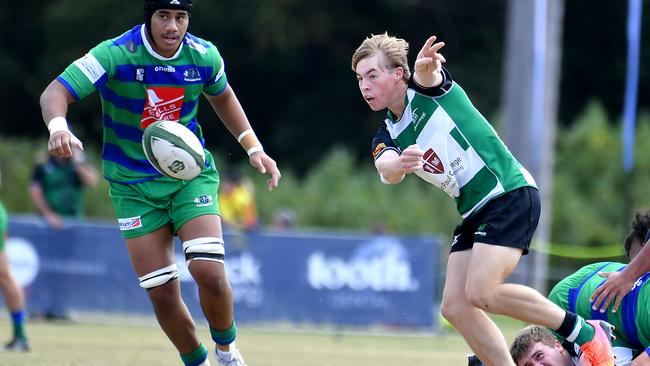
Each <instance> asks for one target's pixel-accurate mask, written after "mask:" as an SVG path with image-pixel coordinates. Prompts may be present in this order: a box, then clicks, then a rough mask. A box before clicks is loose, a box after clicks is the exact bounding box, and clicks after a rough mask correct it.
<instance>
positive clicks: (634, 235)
mask: <svg viewBox="0 0 650 366" xmlns="http://www.w3.org/2000/svg"><path fill="white" fill-rule="evenodd" d="M649 230H650V210H644V211H637V213H636V216H635V217H634V221H632V228H631V229H630V232H629V233H628V234H627V237H625V255H626V256H628V257H629V256H630V248H631V247H632V242H633V241H634V239H639V241H640V242H641V246H643V244H645V239H646V237H647V234H648V232H649Z"/></svg>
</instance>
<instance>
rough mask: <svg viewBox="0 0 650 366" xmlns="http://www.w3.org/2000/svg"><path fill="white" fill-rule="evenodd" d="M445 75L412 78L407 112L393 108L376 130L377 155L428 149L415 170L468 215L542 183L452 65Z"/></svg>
mask: <svg viewBox="0 0 650 366" xmlns="http://www.w3.org/2000/svg"><path fill="white" fill-rule="evenodd" d="M443 75H444V81H443V83H442V84H441V85H440V86H439V87H435V88H422V87H420V86H418V85H417V84H415V82H413V81H412V80H411V81H410V82H409V85H408V89H407V92H406V99H405V104H406V108H405V110H404V113H403V115H402V117H401V118H400V119H396V118H395V116H394V115H393V114H392V113H391V112H390V111H389V112H388V115H387V117H386V119H385V121H384V122H385V125H382V126H381V127H380V128H379V130H378V131H377V133H376V134H375V138H374V140H373V143H372V149H373V156H374V158H375V159H377V158H378V157H379V156H380V155H381V154H382V153H383V152H385V151H387V150H395V151H397V152H398V153H400V152H401V151H402V150H404V149H405V148H407V147H408V146H410V145H412V144H417V145H418V146H419V147H420V149H422V150H423V151H424V152H425V153H424V159H425V164H424V168H423V169H422V170H420V171H417V172H415V174H416V175H418V176H419V177H420V178H422V179H423V180H425V181H426V182H428V183H430V184H432V185H434V186H436V187H438V188H440V189H442V190H443V191H445V193H447V194H448V195H449V196H450V197H452V198H454V199H455V200H456V207H457V210H458V212H459V213H460V214H461V215H462V216H463V217H467V216H469V215H470V214H471V213H472V212H474V211H475V210H476V209H478V208H480V207H481V206H483V205H484V204H485V203H486V202H487V201H489V200H490V199H492V198H495V197H498V196H500V195H502V194H504V193H506V192H510V191H512V190H514V189H517V188H520V187H525V186H531V187H536V185H535V181H534V179H533V177H532V176H531V175H530V173H528V171H527V170H526V169H525V168H524V167H523V166H522V165H521V164H520V163H519V162H518V161H517V160H516V159H515V157H514V156H513V155H512V153H511V152H510V151H509V150H508V148H507V147H506V146H505V144H504V143H503V142H502V141H501V139H500V138H499V136H498V135H497V133H496V131H495V130H494V128H492V126H491V125H490V123H489V122H488V121H487V120H486V119H485V118H484V117H483V116H482V115H481V114H480V113H479V112H478V111H477V110H476V108H474V106H473V105H472V103H471V101H470V100H469V98H468V97H467V95H466V94H465V91H464V90H463V89H462V88H461V87H460V86H459V85H458V84H456V83H455V82H454V81H453V80H452V79H451V75H450V74H449V72H448V71H447V70H446V69H443Z"/></svg>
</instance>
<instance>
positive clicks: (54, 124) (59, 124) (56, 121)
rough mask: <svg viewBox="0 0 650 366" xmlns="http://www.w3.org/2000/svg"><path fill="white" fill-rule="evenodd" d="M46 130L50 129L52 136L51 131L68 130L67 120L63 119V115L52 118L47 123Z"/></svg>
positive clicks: (51, 132)
mask: <svg viewBox="0 0 650 366" xmlns="http://www.w3.org/2000/svg"><path fill="white" fill-rule="evenodd" d="M47 130H48V131H50V136H52V134H53V133H55V132H59V131H68V132H70V129H69V128H68V122H67V121H66V120H65V117H54V118H52V119H51V120H50V122H48V123H47Z"/></svg>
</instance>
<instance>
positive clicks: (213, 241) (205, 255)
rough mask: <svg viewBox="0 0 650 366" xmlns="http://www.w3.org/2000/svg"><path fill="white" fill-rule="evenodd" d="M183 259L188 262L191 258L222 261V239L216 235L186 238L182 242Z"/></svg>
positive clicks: (224, 253)
mask: <svg viewBox="0 0 650 366" xmlns="http://www.w3.org/2000/svg"><path fill="white" fill-rule="evenodd" d="M183 252H184V253H185V261H186V262H187V264H190V262H191V261H193V260H203V261H213V262H219V263H223V259H224V257H225V255H226V252H225V249H224V247H223V239H221V238H217V237H203V238H196V239H192V240H188V241H186V242H184V243H183Z"/></svg>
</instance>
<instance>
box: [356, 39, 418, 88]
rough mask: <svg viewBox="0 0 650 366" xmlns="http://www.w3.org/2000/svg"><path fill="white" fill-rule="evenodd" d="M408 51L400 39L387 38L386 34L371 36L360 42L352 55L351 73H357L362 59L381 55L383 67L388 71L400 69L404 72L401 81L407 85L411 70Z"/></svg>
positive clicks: (406, 43)
mask: <svg viewBox="0 0 650 366" xmlns="http://www.w3.org/2000/svg"><path fill="white" fill-rule="evenodd" d="M408 50H409V44H408V42H406V41H405V40H403V39H401V38H397V37H393V36H389V35H388V33H387V32H384V33H383V34H377V35H374V34H373V35H371V36H370V37H368V38H366V39H365V40H364V41H363V42H361V45H360V46H359V48H357V50H356V51H354V54H353V55H352V71H355V72H356V71H357V64H358V63H359V62H360V61H361V60H363V59H364V58H366V57H370V56H374V55H376V54H377V53H381V54H382V55H383V56H384V60H385V62H384V63H382V64H383V66H384V67H386V68H387V69H389V70H394V69H396V68H398V67H401V68H402V70H404V76H402V80H404V82H407V83H408V81H409V78H410V77H411V70H409V65H408V58H407V54H408Z"/></svg>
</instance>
